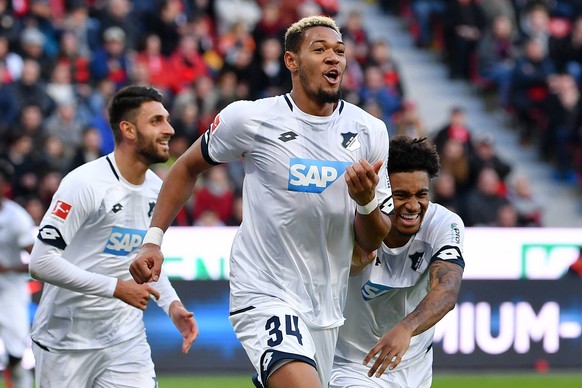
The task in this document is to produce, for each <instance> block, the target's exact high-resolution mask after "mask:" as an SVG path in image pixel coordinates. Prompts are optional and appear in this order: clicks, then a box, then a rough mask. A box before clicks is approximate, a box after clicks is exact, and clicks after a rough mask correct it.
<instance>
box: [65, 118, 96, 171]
mask: <svg viewBox="0 0 582 388" xmlns="http://www.w3.org/2000/svg"><path fill="white" fill-rule="evenodd" d="M101 150H102V146H101V132H100V131H99V129H97V128H96V127H94V126H91V125H89V126H86V127H85V128H84V129H83V138H82V141H81V147H78V148H77V149H76V152H75V154H74V155H73V158H72V159H71V163H70V165H69V166H68V169H67V170H68V171H72V170H74V169H75V168H77V167H79V166H82V165H83V164H85V163H89V162H92V161H93V160H96V159H99V158H100V157H101V156H103V155H105V154H104V153H103V152H102V151H101Z"/></svg>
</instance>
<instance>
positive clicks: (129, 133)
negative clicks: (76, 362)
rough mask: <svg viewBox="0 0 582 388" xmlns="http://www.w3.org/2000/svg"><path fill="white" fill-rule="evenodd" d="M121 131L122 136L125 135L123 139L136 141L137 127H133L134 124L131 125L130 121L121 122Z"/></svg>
mask: <svg viewBox="0 0 582 388" xmlns="http://www.w3.org/2000/svg"><path fill="white" fill-rule="evenodd" d="M119 129H120V130H121V134H122V135H123V137H126V138H128V139H135V138H136V131H137V130H136V128H135V125H133V124H132V123H130V122H129V121H125V120H123V121H121V122H120V123H119Z"/></svg>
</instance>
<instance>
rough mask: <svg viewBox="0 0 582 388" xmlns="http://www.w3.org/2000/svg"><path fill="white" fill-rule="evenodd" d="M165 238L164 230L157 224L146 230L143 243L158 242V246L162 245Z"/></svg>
mask: <svg viewBox="0 0 582 388" xmlns="http://www.w3.org/2000/svg"><path fill="white" fill-rule="evenodd" d="M163 239H164V231H163V230H162V229H160V228H158V227H157V226H152V227H151V228H149V229H148V231H147V232H146V234H145V236H144V238H143V242H142V244H156V245H157V246H159V247H161V246H162V240H163Z"/></svg>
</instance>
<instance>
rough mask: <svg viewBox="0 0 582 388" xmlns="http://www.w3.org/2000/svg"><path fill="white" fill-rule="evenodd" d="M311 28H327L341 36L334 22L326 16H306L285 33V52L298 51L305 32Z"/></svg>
mask: <svg viewBox="0 0 582 388" xmlns="http://www.w3.org/2000/svg"><path fill="white" fill-rule="evenodd" d="M313 27H328V28H331V29H332V30H334V31H335V32H337V33H338V34H340V35H341V32H340V29H339V27H338V26H337V24H336V23H335V21H334V20H333V19H332V18H330V17H328V16H308V17H305V18H303V19H301V20H299V21H297V22H295V23H293V24H292V25H291V26H290V27H289V28H288V29H287V32H286V33H285V51H291V52H293V53H296V52H298V51H299V47H300V46H301V42H302V41H303V35H304V34H305V31H307V30H308V29H310V28H313Z"/></svg>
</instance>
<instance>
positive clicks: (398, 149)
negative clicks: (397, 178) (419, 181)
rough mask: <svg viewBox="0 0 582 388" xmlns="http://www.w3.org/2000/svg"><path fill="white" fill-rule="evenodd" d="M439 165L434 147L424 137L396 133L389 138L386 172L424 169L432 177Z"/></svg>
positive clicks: (436, 173)
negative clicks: (396, 134)
mask: <svg viewBox="0 0 582 388" xmlns="http://www.w3.org/2000/svg"><path fill="white" fill-rule="evenodd" d="M440 167H441V165H440V160H439V155H438V153H437V151H436V147H435V146H434V145H433V144H431V143H430V142H429V141H428V140H427V138H426V137H423V138H420V139H415V138H412V137H409V136H406V135H398V136H394V137H393V138H392V139H391V140H390V151H389V155H388V173H393V172H414V171H426V172H427V173H428V176H429V177H430V178H434V177H435V176H437V175H438V172H439V169H440Z"/></svg>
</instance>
